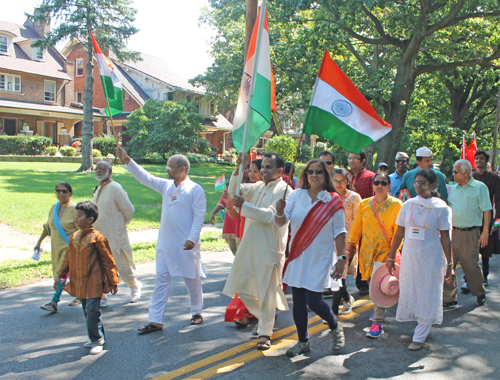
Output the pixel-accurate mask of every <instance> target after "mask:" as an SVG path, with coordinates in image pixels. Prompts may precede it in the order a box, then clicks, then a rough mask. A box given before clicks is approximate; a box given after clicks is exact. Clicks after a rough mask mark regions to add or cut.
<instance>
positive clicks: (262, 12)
mask: <svg viewBox="0 0 500 380" xmlns="http://www.w3.org/2000/svg"><path fill="white" fill-rule="evenodd" d="M266 5H267V1H266V0H263V1H262V4H261V6H260V18H259V26H258V29H257V41H256V44H255V54H254V58H253V67H252V79H251V83H250V94H249V96H248V108H247V115H246V119H245V128H244V130H243V141H242V144H241V150H242V152H241V153H242V160H241V165H240V172H239V174H238V187H237V190H236V195H240V193H241V191H240V187H241V182H242V180H243V166H244V165H245V154H246V143H247V134H248V122H249V121H250V112H251V108H252V98H253V95H254V92H255V79H256V75H257V66H258V62H259V52H260V43H261V39H262V28H263V27H264V21H265V15H266Z"/></svg>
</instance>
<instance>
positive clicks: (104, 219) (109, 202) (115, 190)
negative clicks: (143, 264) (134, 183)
mask: <svg viewBox="0 0 500 380" xmlns="http://www.w3.org/2000/svg"><path fill="white" fill-rule="evenodd" d="M99 192H101V194H100V195H99ZM98 195H99V199H97V197H98ZM92 201H93V202H94V203H96V204H97V207H98V209H99V217H98V218H97V220H96V222H95V223H94V228H95V229H96V230H97V231H99V232H101V233H102V234H103V235H104V237H105V238H106V239H107V240H108V242H109V246H110V247H111V252H112V253H113V256H115V257H116V256H117V255H120V254H122V255H125V257H126V258H127V260H128V262H129V264H130V266H131V267H132V268H134V269H135V265H134V260H133V257H132V246H131V245H130V241H129V239H128V233H127V224H129V223H130V221H131V220H132V217H133V216H134V211H135V210H134V206H133V205H132V203H131V202H130V199H129V198H128V194H127V192H126V191H125V190H124V189H123V187H122V186H121V185H120V184H119V183H117V182H115V181H112V182H110V183H108V184H106V185H104V186H103V187H101V186H99V187H98V188H97V190H96V191H95V193H94V197H93V198H92Z"/></svg>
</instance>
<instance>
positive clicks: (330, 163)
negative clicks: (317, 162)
mask: <svg viewBox="0 0 500 380" xmlns="http://www.w3.org/2000/svg"><path fill="white" fill-rule="evenodd" d="M323 162H324V163H325V164H327V165H333V161H323Z"/></svg>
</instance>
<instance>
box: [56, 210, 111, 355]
mask: <svg viewBox="0 0 500 380" xmlns="http://www.w3.org/2000/svg"><path fill="white" fill-rule="evenodd" d="M98 215H99V212H98V210H97V205H96V204H95V203H92V202H90V201H85V202H80V203H78V204H77V205H76V216H75V223H76V225H77V226H78V228H79V230H78V231H76V232H75V233H74V234H73V235H72V236H71V239H70V241H69V247H68V251H67V253H66V256H65V258H64V261H63V263H62V265H61V269H60V270H59V272H58V273H57V274H58V276H59V278H56V279H55V283H54V288H55V289H57V285H58V283H59V281H60V280H61V279H62V278H65V277H66V274H67V273H68V272H71V281H70V283H69V289H70V290H69V293H70V294H71V295H72V296H73V297H76V298H79V299H81V301H82V308H83V313H84V314H85V319H86V321H87V330H88V334H89V338H90V341H89V342H87V343H85V344H84V345H83V346H84V347H86V348H90V353H91V354H92V355H96V354H98V353H100V352H101V351H102V346H103V345H104V327H103V325H102V318H101V310H100V308H99V306H100V302H101V297H102V295H103V277H104V276H106V277H107V279H108V282H109V285H110V287H111V294H116V293H117V292H118V282H119V280H118V273H117V271H116V264H115V260H114V259H113V255H112V253H111V249H110V248H109V243H108V241H107V240H106V238H105V237H104V236H103V235H102V234H101V233H100V232H99V231H96V230H94V228H93V227H92V225H93V224H94V222H95V221H96V220H97V217H98Z"/></svg>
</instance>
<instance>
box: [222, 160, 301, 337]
mask: <svg viewBox="0 0 500 380" xmlns="http://www.w3.org/2000/svg"><path fill="white" fill-rule="evenodd" d="M266 155H267V154H266ZM270 155H271V156H270V157H266V156H264V159H263V161H262V169H261V172H262V177H263V182H257V183H246V184H241V187H240V189H241V196H242V197H243V198H244V200H245V202H241V203H242V204H241V206H239V203H240V202H238V198H239V197H238V196H235V194H236V190H237V188H238V178H237V177H238V176H237V172H238V169H237V170H235V172H234V173H233V175H232V176H231V180H230V182H229V194H231V196H233V204H235V205H236V206H238V207H240V208H241V216H244V217H245V218H246V221H245V229H244V231H243V237H242V239H241V242H240V245H239V246H238V250H237V251H236V256H235V258H234V262H233V266H232V267H231V271H230V273H229V276H228V278H227V282H226V286H225V287H224V290H223V293H224V294H225V295H227V296H229V297H234V295H235V294H238V295H239V297H240V298H241V300H242V301H243V303H244V304H245V306H246V308H247V309H248V311H249V312H250V313H252V314H253V315H255V316H256V317H257V318H258V319H259V325H258V327H257V332H258V334H259V336H261V337H270V336H271V335H272V333H273V327H274V319H275V313H276V308H278V309H279V310H288V303H287V300H286V297H285V294H284V293H283V290H282V289H281V272H282V270H283V264H284V262H285V248H286V242H287V232H288V223H287V224H286V225H283V226H282V227H277V226H276V225H275V224H274V216H275V215H276V202H278V200H279V199H283V196H284V195H285V191H286V194H287V197H288V196H289V195H290V193H291V192H292V191H293V190H292V188H291V187H289V186H287V184H286V182H285V181H283V180H282V179H281V174H283V167H284V160H283V159H282V158H281V157H280V156H279V155H274V154H270ZM276 156H277V157H276ZM273 157H274V158H273ZM280 161H282V166H281V165H280V164H279V162H280ZM277 162H278V163H277ZM279 166H281V167H279ZM287 187H288V189H287ZM286 189H287V190H286Z"/></svg>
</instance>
